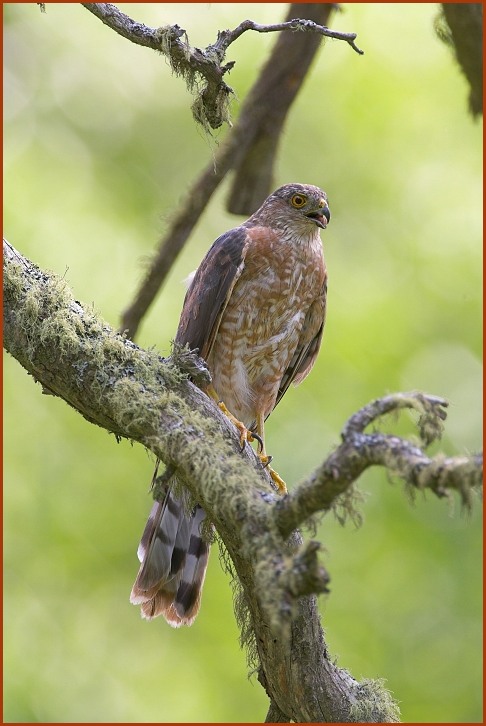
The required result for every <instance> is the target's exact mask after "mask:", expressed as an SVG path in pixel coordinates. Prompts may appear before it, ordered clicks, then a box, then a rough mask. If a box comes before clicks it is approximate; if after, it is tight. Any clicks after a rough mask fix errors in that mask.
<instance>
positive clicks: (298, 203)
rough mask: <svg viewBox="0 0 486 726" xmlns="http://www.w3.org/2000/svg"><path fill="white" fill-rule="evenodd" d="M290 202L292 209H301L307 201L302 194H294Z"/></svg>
mask: <svg viewBox="0 0 486 726" xmlns="http://www.w3.org/2000/svg"><path fill="white" fill-rule="evenodd" d="M290 201H291V202H292V206H293V207H295V208H296V209H302V207H303V206H304V205H305V203H306V201H307V197H305V196H304V195H303V194H294V196H293V197H292V199H291V200H290Z"/></svg>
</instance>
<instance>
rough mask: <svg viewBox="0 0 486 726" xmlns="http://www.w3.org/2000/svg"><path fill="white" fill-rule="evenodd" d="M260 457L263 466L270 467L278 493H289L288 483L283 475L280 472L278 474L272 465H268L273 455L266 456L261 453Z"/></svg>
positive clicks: (269, 471)
mask: <svg viewBox="0 0 486 726" xmlns="http://www.w3.org/2000/svg"><path fill="white" fill-rule="evenodd" d="M259 458H260V461H261V462H262V464H263V466H264V467H265V468H268V473H269V474H270V476H271V477H272V480H273V482H274V484H275V486H276V487H277V489H278V493H279V494H281V495H282V496H283V495H284V494H287V485H286V483H285V482H284V480H283V479H282V477H281V476H280V474H278V473H277V472H276V471H275V469H272V467H271V466H268V465H269V463H270V462H271V460H272V457H271V456H266V455H262V454H259Z"/></svg>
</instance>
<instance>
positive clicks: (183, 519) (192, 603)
mask: <svg viewBox="0 0 486 726" xmlns="http://www.w3.org/2000/svg"><path fill="white" fill-rule="evenodd" d="M205 517H206V515H205V512H204V510H203V509H202V507H200V506H199V505H196V507H195V508H194V510H193V511H192V512H191V513H190V514H188V513H187V512H186V508H185V507H184V502H183V501H181V499H179V498H178V497H176V496H175V495H174V494H173V492H172V490H171V488H170V487H169V488H168V490H167V493H166V495H165V497H164V499H163V501H162V502H155V503H154V505H153V507H152V510H151V512H150V516H149V519H148V521H147V524H146V525H145V529H144V532H143V535H142V539H141V541H140V545H139V547H138V552H137V554H138V558H139V560H140V562H141V566H140V569H139V572H138V575H137V579H136V580H135V583H134V585H133V588H132V592H131V595H130V601H131V602H132V603H133V604H135V605H141V614H142V617H143V618H146V619H149V620H150V619H152V618H155V617H157V616H158V615H163V616H164V617H165V619H166V620H167V622H168V623H169V624H170V625H172V626H173V627H179V626H180V625H191V624H192V623H193V622H194V619H195V618H196V615H197V613H198V611H199V606H200V602H201V591H202V586H203V583H204V578H205V575H206V569H207V565H208V558H209V544H208V543H207V542H205V541H204V540H203V538H202V536H201V524H202V522H203V521H204V519H205Z"/></svg>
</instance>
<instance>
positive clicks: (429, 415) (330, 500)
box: [276, 392, 483, 537]
mask: <svg viewBox="0 0 486 726" xmlns="http://www.w3.org/2000/svg"><path fill="white" fill-rule="evenodd" d="M447 405H448V404H447V401H445V400H444V399H442V398H438V397H437V396H429V395H425V394H423V393H419V392H412V393H396V394H393V395H391V396H385V397H384V398H379V399H376V400H375V401H372V402H371V403H369V404H368V405H367V406H364V407H363V408H362V409H360V410H359V411H358V412H357V413H355V414H354V415H353V416H351V418H350V419H349V420H348V422H347V423H346V425H345V427H344V429H343V431H342V434H341V438H342V443H341V445H340V446H338V448H337V449H336V450H335V451H334V452H333V453H332V454H331V455H330V456H329V457H328V458H327V459H326V461H325V462H324V463H323V464H322V465H321V466H320V467H318V468H317V469H316V470H315V471H314V472H313V473H312V474H311V476H310V477H309V478H308V479H307V480H306V481H304V482H303V483H302V484H300V485H299V486H298V487H297V488H296V489H294V491H293V492H292V493H291V494H289V495H288V496H287V497H285V498H284V499H283V500H281V501H280V502H279V503H278V505H277V512H278V514H277V515H276V518H277V527H278V529H279V532H280V533H281V535H282V536H283V537H285V536H288V535H289V534H290V533H291V532H292V531H293V530H294V529H296V528H297V527H300V526H302V524H304V523H305V521H306V520H307V519H309V518H310V517H312V515H314V514H316V513H319V512H327V511H329V510H330V509H334V508H336V507H337V506H339V505H340V504H341V502H342V499H341V500H340V497H342V495H343V494H345V493H346V492H347V491H348V490H349V489H350V488H351V486H352V484H353V482H355V481H356V479H357V478H358V477H359V476H360V475H361V474H362V473H363V472H364V471H365V470H366V469H368V468H369V467H371V466H383V467H384V468H386V469H387V471H388V472H389V473H390V474H392V475H394V476H398V477H399V478H400V479H402V480H403V481H404V482H405V483H406V484H408V485H410V486H411V487H413V488H414V489H417V490H425V489H430V490H431V491H432V492H433V493H434V494H435V495H436V496H438V497H444V496H447V495H448V494H449V492H452V491H456V492H457V493H458V494H459V496H460V499H461V502H462V504H463V506H464V507H466V508H470V507H471V505H472V500H471V497H472V492H473V491H474V490H478V489H480V487H481V486H482V474H483V458H482V454H478V455H476V456H455V457H445V456H444V455H443V454H438V455H437V456H435V457H434V458H429V457H428V456H427V455H426V454H425V453H424V452H423V451H422V450H421V449H420V448H419V447H418V446H416V445H414V444H412V443H410V442H409V441H407V440H406V439H402V438H399V437H398V436H390V435H388V434H382V433H377V432H374V433H371V434H365V433H364V429H365V428H366V427H367V426H369V425H370V424H371V423H376V422H377V421H378V419H379V418H380V417H381V416H383V415H385V414H388V413H391V412H392V411H398V410H399V409H402V408H407V409H412V410H415V411H417V412H418V413H419V414H420V418H419V421H418V424H417V425H418V428H419V433H420V436H421V438H422V440H423V441H424V443H425V445H428V444H430V443H431V442H432V441H434V440H436V439H438V438H440V435H441V432H442V422H443V421H444V419H445V418H446V413H445V410H444V409H445V407H446V406H447ZM345 506H346V505H345Z"/></svg>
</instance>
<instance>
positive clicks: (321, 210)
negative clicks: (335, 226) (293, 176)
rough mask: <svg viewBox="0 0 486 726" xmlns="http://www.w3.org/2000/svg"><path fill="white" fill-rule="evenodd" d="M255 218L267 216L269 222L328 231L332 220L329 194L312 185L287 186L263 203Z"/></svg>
mask: <svg viewBox="0 0 486 726" xmlns="http://www.w3.org/2000/svg"><path fill="white" fill-rule="evenodd" d="M254 216H259V217H261V216H265V217H268V218H269V221H270V220H271V221H273V223H275V222H276V221H278V222H279V225H280V223H281V222H283V223H284V224H285V225H286V226H288V225H293V224H295V225H296V226H298V227H299V228H302V227H303V226H305V227H310V228H312V227H313V226H314V225H317V226H318V227H321V228H322V229H326V227H327V225H328V224H329V221H330V219H331V212H330V210H329V205H328V203H327V194H326V193H325V192H323V191H322V189H319V187H315V186H313V185H312V184H285V185H284V186H283V187H279V188H278V189H276V190H275V191H274V192H273V194H270V196H269V197H268V198H267V199H266V200H265V201H264V202H263V204H262V206H261V207H260V209H259V210H258V211H257V212H255V215H254Z"/></svg>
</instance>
